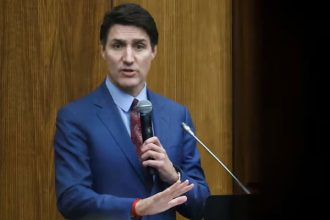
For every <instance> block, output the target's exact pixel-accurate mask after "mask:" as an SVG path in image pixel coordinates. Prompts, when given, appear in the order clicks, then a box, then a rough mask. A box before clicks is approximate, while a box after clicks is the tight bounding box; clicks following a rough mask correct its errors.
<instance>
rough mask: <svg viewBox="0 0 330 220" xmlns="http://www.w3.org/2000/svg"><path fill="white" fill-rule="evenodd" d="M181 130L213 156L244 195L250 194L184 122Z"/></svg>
mask: <svg viewBox="0 0 330 220" xmlns="http://www.w3.org/2000/svg"><path fill="white" fill-rule="evenodd" d="M182 127H183V129H184V130H185V131H186V132H188V133H189V134H190V135H191V136H192V137H193V138H194V139H195V140H196V141H198V143H200V144H201V145H202V146H203V147H204V148H205V150H207V152H209V154H211V155H212V156H213V158H214V159H215V160H216V161H218V163H219V164H220V165H221V166H222V167H223V168H225V170H226V171H227V172H228V173H229V174H230V175H231V176H232V177H233V179H234V180H235V181H236V182H237V183H238V185H239V186H240V187H241V188H242V189H243V191H244V192H245V193H246V194H251V192H250V191H249V190H248V189H247V188H246V187H245V186H244V185H243V184H242V183H241V181H239V180H238V178H237V177H236V176H235V175H234V174H233V173H232V172H231V171H230V170H229V169H228V168H227V166H226V165H225V164H224V163H223V162H222V161H221V160H220V159H219V158H218V157H217V156H216V155H215V154H214V153H213V152H212V151H211V150H210V149H209V148H208V147H207V146H206V145H205V144H204V143H203V142H202V141H201V140H199V138H198V137H197V136H196V135H195V134H194V132H193V131H192V130H191V128H190V127H189V126H188V125H187V124H186V123H184V122H182Z"/></svg>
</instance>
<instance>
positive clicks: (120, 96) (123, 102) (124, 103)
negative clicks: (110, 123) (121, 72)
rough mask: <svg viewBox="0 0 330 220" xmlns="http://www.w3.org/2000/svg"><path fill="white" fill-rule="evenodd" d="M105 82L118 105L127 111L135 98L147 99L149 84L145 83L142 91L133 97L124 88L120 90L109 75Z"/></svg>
mask: <svg viewBox="0 0 330 220" xmlns="http://www.w3.org/2000/svg"><path fill="white" fill-rule="evenodd" d="M105 84H106V86H107V88H108V90H109V92H110V94H111V96H112V98H113V101H114V102H115V103H116V105H117V106H118V107H119V108H121V109H122V110H123V111H125V112H129V109H130V107H131V105H132V102H133V100H134V98H136V99H138V100H139V101H140V100H146V99H147V84H146V83H145V85H144V87H143V89H142V90H141V92H140V93H139V94H138V95H137V96H136V97H133V96H131V95H129V94H127V93H125V92H123V91H122V90H120V89H119V88H118V87H117V86H115V85H114V84H113V83H112V82H111V79H110V78H109V76H108V77H107V79H106V81H105Z"/></svg>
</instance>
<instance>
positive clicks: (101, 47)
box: [100, 44, 105, 59]
mask: <svg viewBox="0 0 330 220" xmlns="http://www.w3.org/2000/svg"><path fill="white" fill-rule="evenodd" d="M100 53H101V56H102V58H103V59H105V47H104V46H103V45H102V44H100Z"/></svg>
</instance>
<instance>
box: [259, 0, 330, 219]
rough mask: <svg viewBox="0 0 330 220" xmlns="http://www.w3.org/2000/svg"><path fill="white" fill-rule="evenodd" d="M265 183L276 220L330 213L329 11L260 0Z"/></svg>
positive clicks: (268, 207) (315, 6) (268, 211)
mask: <svg viewBox="0 0 330 220" xmlns="http://www.w3.org/2000/svg"><path fill="white" fill-rule="evenodd" d="M258 6H259V7H260V12H261V13H260V34H261V37H260V38H261V44H260V45H261V47H260V48H261V62H260V63H261V65H260V71H259V73H258V75H259V79H258V81H259V82H260V83H259V86H258V89H259V94H260V96H259V97H260V100H259V107H258V109H259V112H260V120H259V122H260V127H261V129H260V132H261V134H260V143H261V144H260V146H261V149H260V152H261V160H260V162H261V179H262V181H261V185H260V190H261V192H263V195H264V198H265V199H266V201H264V203H263V206H264V208H265V209H264V210H265V214H266V217H267V216H268V217H269V218H268V219H273V218H274V219H284V218H291V219H295V218H294V217H298V216H299V217H314V218H315V217H320V216H321V215H322V214H325V213H326V212H327V210H326V209H327V207H326V205H325V204H326V202H323V201H322V200H325V201H327V196H326V195H327V194H328V193H327V191H328V189H327V185H326V176H327V173H328V171H327V169H326V167H325V166H326V159H327V158H328V157H327V154H326V148H327V147H328V144H327V143H326V139H327V136H328V132H327V126H326V125H327V121H328V118H329V117H328V112H329V111H328V109H329V107H327V106H328V103H327V102H328V100H329V98H328V91H327V87H328V81H327V78H328V77H327V75H328V74H329V71H328V65H329V55H328V54H329V49H330V47H329V39H330V38H329V37H330V35H329V33H328V32H329V31H328V29H329V26H330V25H329V10H328V7H326V5H325V4H321V3H316V2H315V3H314V2H313V3H311V2H307V3H303V2H300V1H282V0H281V1H260V4H259V5H258Z"/></svg>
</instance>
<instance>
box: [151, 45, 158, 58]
mask: <svg viewBox="0 0 330 220" xmlns="http://www.w3.org/2000/svg"><path fill="white" fill-rule="evenodd" d="M156 55H157V45H155V46H154V47H153V48H152V54H151V56H152V59H154V58H155V57H156Z"/></svg>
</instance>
